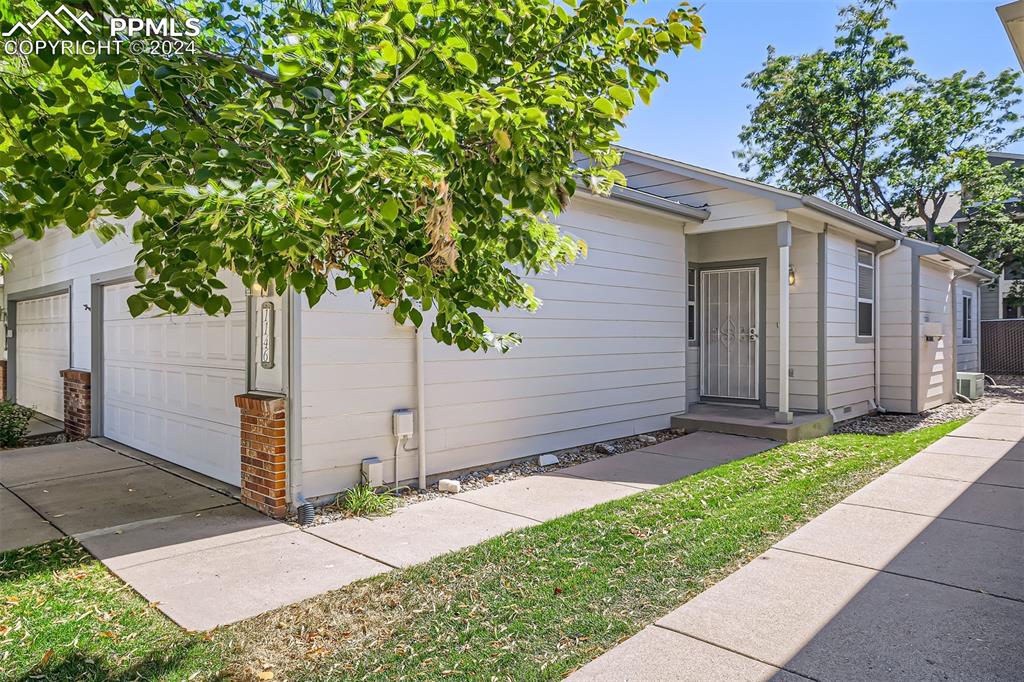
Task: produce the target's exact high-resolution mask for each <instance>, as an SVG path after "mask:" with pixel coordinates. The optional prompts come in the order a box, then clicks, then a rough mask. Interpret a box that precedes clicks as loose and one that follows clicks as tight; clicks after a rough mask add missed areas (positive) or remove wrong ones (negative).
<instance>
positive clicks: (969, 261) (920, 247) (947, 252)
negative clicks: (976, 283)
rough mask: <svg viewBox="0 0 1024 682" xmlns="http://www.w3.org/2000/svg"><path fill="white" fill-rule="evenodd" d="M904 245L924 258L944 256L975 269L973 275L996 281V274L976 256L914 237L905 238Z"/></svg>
mask: <svg viewBox="0 0 1024 682" xmlns="http://www.w3.org/2000/svg"><path fill="white" fill-rule="evenodd" d="M903 241H904V243H905V244H906V245H907V246H909V247H910V248H911V249H913V251H914V253H916V254H918V255H922V256H929V255H934V256H942V257H943V258H945V259H947V260H950V261H953V262H955V263H958V264H960V265H964V266H967V267H969V268H973V273H972V274H975V275H978V276H979V277H981V278H983V279H994V278H995V277H996V274H995V273H994V272H992V271H990V270H987V269H985V268H983V267H981V266H980V265H979V263H980V262H981V261H979V260H978V259H977V258H975V257H974V256H971V255H970V254H966V253H964V252H963V251H961V250H960V249H956V248H953V247H952V246H948V245H946V244H936V243H934V242H926V241H921V240H920V239H914V238H913V237H905V238H904V240H903Z"/></svg>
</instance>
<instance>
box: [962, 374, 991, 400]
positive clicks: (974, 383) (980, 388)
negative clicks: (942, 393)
mask: <svg viewBox="0 0 1024 682" xmlns="http://www.w3.org/2000/svg"><path fill="white" fill-rule="evenodd" d="M956 392H957V393H959V394H960V395H962V396H966V397H968V398H970V399H971V400H977V399H978V398H980V397H982V396H983V395H985V375H984V374H982V373H980V372H957V373H956Z"/></svg>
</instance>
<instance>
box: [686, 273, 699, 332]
mask: <svg viewBox="0 0 1024 682" xmlns="http://www.w3.org/2000/svg"><path fill="white" fill-rule="evenodd" d="M686 335H687V339H688V340H690V341H696V340H697V270H696V269H695V268H689V269H688V270H687V271H686Z"/></svg>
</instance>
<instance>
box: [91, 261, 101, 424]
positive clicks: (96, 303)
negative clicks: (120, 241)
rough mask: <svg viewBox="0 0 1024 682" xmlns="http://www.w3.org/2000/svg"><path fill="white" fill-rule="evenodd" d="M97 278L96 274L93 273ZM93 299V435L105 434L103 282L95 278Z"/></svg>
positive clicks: (92, 291) (92, 292)
mask: <svg viewBox="0 0 1024 682" xmlns="http://www.w3.org/2000/svg"><path fill="white" fill-rule="evenodd" d="M93 277H94V278H95V275H93ZM89 295H90V298H91V299H92V303H91V305H90V308H91V309H90V310H89V321H90V325H89V327H90V333H91V334H92V343H91V348H92V358H91V363H90V370H89V374H90V377H89V382H90V384H91V388H90V389H89V392H90V402H91V407H90V416H91V419H92V435H93V436H94V437H95V436H102V435H103V284H100V283H98V282H97V281H96V280H95V279H93V283H92V286H91V287H89Z"/></svg>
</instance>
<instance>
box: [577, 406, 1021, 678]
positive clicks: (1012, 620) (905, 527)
mask: <svg viewBox="0 0 1024 682" xmlns="http://www.w3.org/2000/svg"><path fill="white" fill-rule="evenodd" d="M1021 633H1024V404H1020V403H1008V404H1003V405H998V406H996V407H993V408H991V409H990V410H988V411H986V412H985V413H983V414H982V415H980V416H978V417H977V418H975V419H974V420H972V421H971V422H969V423H968V424H966V425H964V426H962V427H960V428H958V429H957V430H955V431H953V433H952V434H951V435H949V436H946V437H945V438H941V439H939V440H938V441H936V442H935V443H933V444H932V445H930V446H929V447H928V448H926V449H925V450H924V451H922V452H920V453H918V454H917V455H915V456H913V457H911V458H910V459H909V460H907V461H906V462H904V463H903V464H901V465H900V466H898V467H896V468H895V469H893V470H892V471H891V472H889V473H887V474H885V475H884V476H882V477H880V478H878V479H876V480H875V481H874V482H872V483H870V484H869V485H867V486H865V487H864V488H862V489H861V490H858V491H857V492H855V493H854V494H853V495H851V496H850V497H848V498H847V499H846V500H844V501H843V502H841V503H840V504H838V505H836V506H835V507H833V508H832V509H830V510H829V511H827V512H825V513H824V514H822V515H821V516H819V517H817V518H816V519H814V520H812V521H811V522H809V523H808V524H807V525H805V526H803V527H802V528H800V529H799V530H797V531H796V532H795V533H793V534H792V535H790V536H789V537H787V538H785V539H783V540H782V541H780V542H778V543H776V545H775V546H774V547H773V548H772V549H770V550H769V551H768V552H766V553H765V554H763V555H761V556H760V557H758V558H757V559H755V560H754V561H752V562H750V563H749V564H747V565H746V566H744V567H743V568H741V569H740V570H738V571H736V572H735V573H733V574H732V575H730V576H729V577H727V578H726V579H725V580H723V581H722V582H720V583H718V584H717V585H715V586H714V587H712V588H711V589H709V590H707V591H705V592H703V593H701V594H700V595H698V596H697V597H695V598H694V599H693V600H691V601H689V602H688V603H686V604H684V605H683V606H681V607H680V608H678V609H676V610H675V611H673V612H671V613H669V614H668V615H666V616H665V617H664V618H662V619H661V620H659V621H658V622H657V623H655V624H652V625H650V626H648V627H647V628H645V629H644V630H642V631H641V632H640V633H638V634H637V635H635V636H634V637H632V638H631V639H629V640H627V641H625V642H624V643H622V644H620V645H619V646H618V647H616V648H614V649H612V650H611V651H609V652H608V653H606V654H604V655H603V656H601V657H600V658H598V659H596V660H594V661H592V662H591V663H590V664H588V665H586V666H584V667H583V668H581V669H580V670H579V671H577V672H576V673H574V674H573V675H572V676H570V678H569V679H570V680H573V681H574V682H582V681H584V680H616V681H624V680H636V681H638V682H639V681H641V680H642V681H644V682H648V681H655V680H700V681H701V682H704V681H705V680H768V679H771V680H787V681H788V680H793V681H794V682H795V681H796V680H808V679H812V680H822V681H824V680H837V681H838V680H843V681H847V680H865V681H868V680H871V681H877V680H894V681H895V680H1007V681H1009V680H1021V679H1022V671H1024V647H1022V646H1021Z"/></svg>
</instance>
